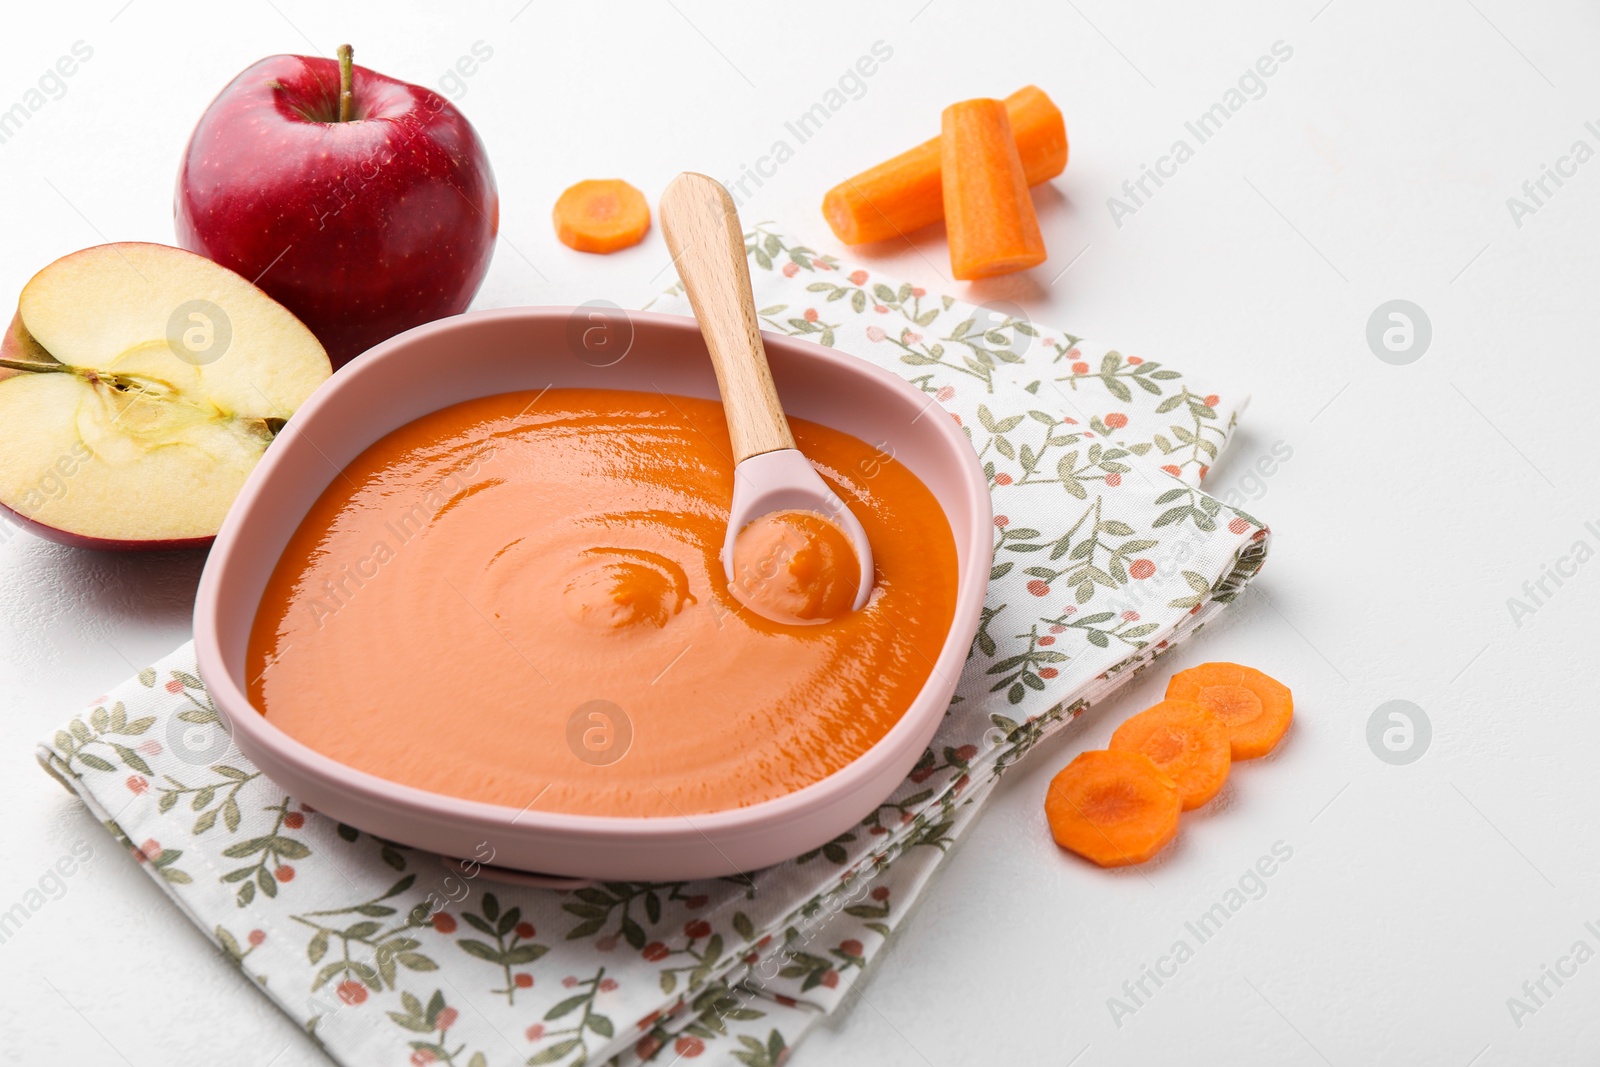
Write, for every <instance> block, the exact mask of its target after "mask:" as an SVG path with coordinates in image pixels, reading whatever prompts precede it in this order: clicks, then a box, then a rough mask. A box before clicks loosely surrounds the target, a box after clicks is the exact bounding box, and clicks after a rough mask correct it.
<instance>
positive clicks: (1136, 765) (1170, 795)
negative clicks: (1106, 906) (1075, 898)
mask: <svg viewBox="0 0 1600 1067" xmlns="http://www.w3.org/2000/svg"><path fill="white" fill-rule="evenodd" d="M1180 806H1181V805H1180V803H1179V800H1178V788H1177V786H1176V785H1174V784H1173V781H1172V779H1171V778H1168V777H1167V776H1166V775H1165V774H1163V773H1162V771H1161V769H1160V768H1158V767H1157V766H1156V765H1155V764H1154V763H1152V762H1151V761H1150V757H1148V756H1145V755H1142V754H1140V753H1138V752H1108V751H1104V750H1101V751H1095V752H1084V753H1082V754H1080V755H1079V756H1078V758H1077V759H1075V760H1073V761H1072V762H1071V763H1069V764H1067V765H1066V766H1065V767H1063V768H1062V769H1061V773H1060V774H1057V775H1056V776H1055V778H1054V779H1053V780H1052V781H1051V782H1050V791H1049V792H1048V793H1046V794H1045V798H1044V814H1045V818H1046V819H1048V820H1049V822H1050V833H1051V836H1053V837H1054V838H1055V839H1056V844H1058V845H1060V846H1061V847H1062V848H1066V849H1071V850H1072V851H1073V852H1076V853H1077V854H1078V855H1080V856H1082V857H1083V858H1084V859H1086V860H1088V861H1090V862H1091V863H1098V864H1099V865H1100V866H1102V867H1122V866H1126V865H1127V864H1130V863H1143V862H1144V861H1145V860H1147V859H1149V858H1150V857H1151V856H1154V855H1155V854H1156V853H1157V852H1160V851H1161V849H1162V848H1163V847H1164V846H1165V845H1166V843H1167V842H1168V841H1171V840H1172V838H1173V836H1174V835H1176V834H1177V832H1178V810H1179V808H1180Z"/></svg>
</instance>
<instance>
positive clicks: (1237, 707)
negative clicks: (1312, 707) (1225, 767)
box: [1167, 663, 1294, 760]
mask: <svg viewBox="0 0 1600 1067" xmlns="http://www.w3.org/2000/svg"><path fill="white" fill-rule="evenodd" d="M1167 699H1168V700H1192V701H1194V702H1195V703H1196V704H1199V705H1200V706H1201V707H1203V708H1205V709H1206V710H1207V711H1210V712H1211V713H1212V714H1214V715H1216V717H1217V718H1219V719H1221V720H1222V725H1223V726H1225V727H1227V729H1228V738H1229V740H1230V741H1231V743H1232V748H1233V758H1234V759H1236V760H1241V759H1255V758H1256V757H1257V756H1265V755H1266V754H1267V753H1268V752H1271V751H1272V750H1273V748H1274V747H1275V746H1276V745H1277V744H1278V741H1279V740H1280V739H1281V738H1282V737H1283V735H1284V734H1285V733H1287V732H1288V730H1289V722H1290V720H1291V719H1293V718H1294V698H1293V697H1292V696H1291V695H1290V693H1289V687H1288V686H1286V685H1284V684H1283V683H1282V682H1280V681H1278V680H1277V679H1276V678H1273V677H1271V676H1270V675H1266V674H1262V673H1261V672H1260V671H1258V670H1256V669H1255V668H1254V667H1241V666H1240V665H1239V664H1237V663H1202V664H1200V666H1198V667H1190V668H1189V669H1188V670H1186V671H1180V672H1179V673H1177V674H1175V675H1173V676H1172V681H1170V682H1168V683H1167Z"/></svg>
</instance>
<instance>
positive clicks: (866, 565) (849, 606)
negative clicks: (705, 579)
mask: <svg viewBox="0 0 1600 1067" xmlns="http://www.w3.org/2000/svg"><path fill="white" fill-rule="evenodd" d="M722 565H723V569H724V570H725V571H726V573H727V576H728V588H729V591H730V592H732V594H733V596H734V599H736V600H738V601H739V602H740V603H741V604H743V605H744V606H745V607H747V608H749V609H750V610H751V611H754V612H755V613H756V614H758V615H760V616H762V617H763V618H766V619H770V620H772V621H773V622H777V623H784V624H787V625H791V626H804V625H813V624H817V623H824V622H828V621H830V620H833V619H837V618H840V617H841V616H844V615H847V614H849V613H850V612H851V611H858V610H860V609H861V608H862V607H863V606H864V605H865V604H866V602H867V598H868V597H870V596H871V595H872V583H873V570H872V545H871V544H870V543H869V542H868V541H867V534H866V531H865V530H863V529H862V528H861V523H860V521H859V520H857V519H856V517H855V516H854V515H853V514H851V512H850V509H849V508H848V507H847V506H845V503H844V501H843V500H841V499H840V498H839V494H837V493H835V492H834V491H833V490H832V489H830V488H829V487H828V483H826V482H824V481H823V480H822V476H821V475H819V474H818V473H817V471H816V468H815V467H813V466H812V465H811V461H810V460H808V459H806V457H805V456H804V455H803V454H802V453H801V452H800V451H799V450H798V449H793V448H780V449H777V450H775V451H772V452H763V453H761V454H759V455H755V456H750V457H749V458H747V459H745V460H744V461H743V462H741V463H740V464H739V465H738V466H737V467H736V468H734V473H733V506H732V508H731V510H730V512H729V514H728V536H727V540H725V541H724V542H723V546H722Z"/></svg>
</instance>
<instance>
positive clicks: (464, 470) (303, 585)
mask: <svg viewBox="0 0 1600 1067" xmlns="http://www.w3.org/2000/svg"><path fill="white" fill-rule="evenodd" d="M790 422H791V425H792V427H793V431H794V436H795V439H796V442H797V444H798V446H799V448H800V449H801V451H803V452H804V453H805V454H806V455H807V456H808V457H810V458H811V459H812V461H813V462H814V463H815V464H816V465H817V466H818V468H819V470H820V471H821V473H822V475H823V477H824V479H825V480H826V481H827V482H828V484H829V486H830V487H831V488H833V489H834V491H835V492H837V493H838V494H839V495H840V497H841V498H842V499H843V500H844V502H845V503H846V504H847V505H848V506H849V508H850V510H851V511H852V512H854V513H855V515H856V517H857V518H859V519H860V521H861V523H862V525H863V526H864V527H865V528H866V531H867V535H868V537H869V539H870V541H871V544H872V549H873V556H874V561H875V565H876V569H877V576H876V583H875V587H874V590H873V593H872V597H871V599H870V600H869V601H868V603H867V605H866V606H865V607H864V608H863V609H862V610H860V611H856V612H848V613H846V614H844V615H842V616H841V617H839V618H835V619H831V620H824V621H816V620H808V621H809V624H808V625H793V626H788V625H782V624H779V623H774V622H770V621H768V620H766V619H764V618H762V617H760V616H759V615H757V614H755V613H754V612H752V611H750V610H749V609H748V608H745V607H743V606H742V605H741V604H740V603H739V601H738V600H737V599H735V597H734V595H733V594H732V593H731V592H730V590H729V588H728V583H727V579H726V577H725V576H724V571H723V567H722V563H721V561H720V559H719V558H718V552H719V550H720V548H721V546H722V541H723V537H724V534H725V533H726V522H727V515H728V508H729V504H730V502H731V498H732V492H733V463H732V459H731V456H732V448H731V445H730V444H729V440H728V432H727V426H726V423H725V421H724V418H723V413H722V406H721V404H719V403H717V402H715V401H710V400H698V399H692V398H689V397H681V396H667V395H664V394H661V393H644V392H629V391H620V390H606V389H549V390H546V391H545V392H543V393H536V392H531V391H530V392H526V393H507V394H501V395H497V396H491V397H484V398H481V399H477V400H470V401H467V402H465V403H461V404H456V405H453V406H451V407H447V408H444V409H442V410H440V411H436V412H433V413H432V414H429V415H426V416H424V417H422V418H420V419H418V420H416V421H415V422H412V423H409V424H407V425H405V426H402V427H401V428H400V429H398V430H395V431H394V432H393V433H390V434H389V435H387V436H386V437H384V438H382V439H380V440H379V441H378V442H376V443H375V444H373V445H372V446H370V447H369V448H367V449H366V451H364V452H363V453H361V455H359V456H358V457H356V459H355V460H354V461H352V462H351V463H350V464H349V465H348V466H347V467H346V468H345V469H344V471H343V473H342V475H341V476H340V477H338V478H336V479H335V480H334V481H333V482H332V483H331V484H330V485H329V486H328V488H327V489H326V490H324V492H323V493H322V495H321V497H320V498H319V499H318V500H317V502H316V503H315V505H313V507H312V508H311V510H310V512H309V513H308V514H307V515H306V517H305V519H304V520H303V521H302V522H301V524H300V527H299V529H298V530H297V531H296V532H295V534H294V536H293V537H292V538H291V539H290V541H289V543H288V545H287V547H286V548H285V549H284V552H283V554H282V556H281V557H280V559H279V561H278V564H277V566H276V568H275V569H274V571H273V574H272V578H271V580H270V581H269V582H268V585H267V588H266V590H265V592H264V593H263V596H262V601H261V605H260V608H259V609H258V611H257V614H256V618H255V624H254V627H253V629H252V632H251V637H250V643H249V651H248V676H249V677H250V678H253V679H254V681H252V682H251V683H250V686H249V695H250V699H251V702H252V703H253V704H254V706H255V707H256V708H257V709H258V710H260V711H261V712H262V713H263V714H264V715H265V716H266V717H267V719H268V720H269V721H271V722H272V723H273V724H275V725H276V726H277V727H279V728H280V729H282V730H283V731H284V732H285V733H287V734H288V735H290V736H291V737H294V738H296V739H297V740H299V741H301V742H302V743H304V744H306V745H308V746H309V747H311V748H313V749H315V750H317V751H319V752H321V753H323V754H324V755H327V756H329V757H332V758H333V759H336V760H338V761H340V762H342V763H345V764H348V765H349V766H351V767H355V768H357V769H359V770H363V771H366V772H368V773H371V774H374V775H377V776H379V777H382V778H386V779H389V780H391V781H395V782H400V783H402V784H405V785H410V786H414V787H417V788H420V789H426V790H430V791H433V792H437V793H442V794H446V795H450V796H456V797H461V798H465V799H469V800H479V801H485V802H488V803H495V804H503V805H509V806H512V807H517V808H523V807H526V806H530V805H532V806H536V807H537V808H539V809H542V810H545V811H555V812H568V813H575V814H587V815H609V816H672V815H692V814H695V813H703V812H711V811H722V810H727V809H731V808H738V807H743V806H746V805H750V804H755V803H758V802H761V801H764V800H770V799H773V798H775V797H779V796H782V795H785V794H787V793H791V792H793V791H795V790H797V789H800V788H802V787H804V786H807V785H810V784H812V783H814V782H817V781H819V780H821V779H823V778H825V777H827V776H828V775H829V774H832V773H833V772H834V771H837V770H839V769H840V768H842V767H844V766H845V765H846V764H848V763H850V762H851V761H852V760H854V759H855V758H856V757H858V756H860V755H861V754H862V753H864V752H865V751H866V750H867V749H868V748H870V747H871V746H872V745H873V744H874V743H876V742H877V741H878V740H879V739H881V738H882V737H883V736H884V735H885V734H887V733H888V731H889V730H890V728H891V727H893V726H894V724H895V723H896V722H897V721H898V720H899V718H900V716H901V714H902V713H903V712H904V710H905V709H906V708H907V707H909V706H910V704H911V702H912V701H913V699H914V698H915V697H916V695H917V693H918V692H919V691H920V690H921V688H922V686H923V683H924V682H925V681H926V680H927V678H928V675H929V673H930V672H931V670H932V667H933V663H934V661H935V660H936V659H937V658H938V655H939V652H940V649H941V647H942V646H943V643H944V640H945V635H946V633H947V632H948V630H949V627H950V623H951V619H952V616H953V613H954V608H955V600H956V552H955V543H954V540H953V538H952V536H951V533H950V527H949V524H948V523H947V522H946V520H945V516H944V513H943V511H942V510H941V508H940V507H939V504H938V502H937V501H936V500H935V499H934V496H933V494H932V493H931V492H930V491H929V490H928V489H927V488H926V487H925V486H924V485H923V484H922V483H921V482H920V481H919V480H918V479H917V478H916V476H915V475H914V474H912V473H911V471H910V470H909V469H907V468H906V467H905V466H904V465H903V464H900V463H898V462H897V461H895V460H894V459H893V458H892V457H890V456H887V455H885V454H884V453H883V452H882V451H880V450H879V449H877V448H874V447H873V446H871V445H869V444H867V443H865V442H863V441H861V440H859V439H857V438H855V437H852V436H850V435H849V434H845V433H843V432H840V431H838V430H833V429H830V428H828V427H825V426H821V425H818V424H816V423H812V422H807V421H805V420H803V419H791V420H790ZM779 558H780V559H782V560H783V561H784V563H783V566H789V565H793V566H797V567H800V568H801V569H802V571H804V573H801V572H800V571H796V572H794V573H793V574H779V577H780V578H782V579H784V580H788V579H790V578H793V579H794V580H795V582H797V583H798V584H799V585H800V586H804V587H806V588H812V587H815V586H816V583H817V581H818V575H817V573H815V572H816V568H817V567H818V566H819V557H818V555H817V554H816V553H815V552H802V553H799V554H797V555H795V556H792V557H790V556H781V557H779ZM833 559H834V557H833V556H832V555H831V554H828V553H824V554H823V557H822V562H821V565H823V566H831V565H832V562H830V561H833ZM837 562H839V563H840V565H841V566H843V567H844V568H846V569H849V568H854V567H855V565H856V564H855V561H854V557H853V556H850V555H849V554H848V549H847V550H846V554H845V556H844V557H843V558H842V560H839V561H837ZM763 573H765V572H763ZM744 574H745V572H743V571H741V576H742V577H741V581H745V580H747V579H746V578H744V577H743V575H744ZM824 577H825V575H824ZM824 584H825V583H824ZM852 595H853V591H852Z"/></svg>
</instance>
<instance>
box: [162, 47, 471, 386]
mask: <svg viewBox="0 0 1600 1067" xmlns="http://www.w3.org/2000/svg"><path fill="white" fill-rule="evenodd" d="M338 95H339V64H338V62H337V61H336V60H332V59H323V58H318V57H313V56H292V55H278V56H269V57H268V58H266V59H263V60H261V61H260V62H258V63H255V64H254V65H253V66H251V67H249V68H248V69H247V70H245V71H244V72H243V73H242V74H240V75H239V76H238V77H236V78H234V79H233V81H231V82H229V83H228V85H227V86H226V87H225V88H224V89H223V90H222V92H221V93H219V94H218V95H217V98H216V99H215V100H213V101H212V102H211V105H210V106H209V107H208V108H206V111H205V114H203V115H202V116H201V117H200V122H199V123H198V125H196V126H195V130H194V133H193V134H192V135H191V137H190V139H189V145H188V148H187V149H186V150H185V151H184V158H183V165H182V167H181V169H180V170H179V173H178V187H177V196H176V201H175V204H174V215H175V224H176V229H177V239H178V244H179V245H181V246H182V247H184V248H187V249H188V250H190V251H191V252H198V253H199V254H201V255H203V256H206V257H208V258H210V259H212V260H214V261H216V262H217V263H220V264H222V265H223V266H225V267H228V268H231V269H232V270H234V271H236V272H238V273H239V274H242V275H243V276H244V277H245V278H247V279H250V280H251V281H253V282H255V284H256V285H258V286H259V287H260V288H262V289H264V290H265V291H266V292H267V294H268V295H269V296H271V297H273V299H275V300H277V301H278V302H279V303H280V304H283V305H284V306H285V307H287V308H288V309H289V310H290V311H292V312H293V313H294V314H295V315H296V316H297V317H298V318H299V319H300V321H302V322H304V323H305V324H306V325H307V326H308V327H310V329H311V332H312V333H314V334H315V335H316V336H317V339H318V340H320V341H321V342H322V344H323V347H324V348H326V349H327V351H328V356H329V358H330V359H331V360H332V361H333V365H334V367H335V368H338V367H340V366H342V365H344V364H345V363H347V362H349V361H350V360H351V359H353V358H354V357H355V356H357V355H359V354H360V353H362V352H364V351H366V350H367V349H368V348H371V347H372V346H373V345H376V344H378V343H379V342H381V341H384V340H387V339H388V338H390V337H392V336H394V335H395V334H397V333H400V332H402V331H404V330H408V329H410V328H411V327H413V326H419V325H421V324H422V323H424V322H430V321H432V320H434V319H438V318H442V317H444V316H446V315H455V314H459V313H461V312H463V311H465V310H466V309H467V305H468V304H469V303H470V302H471V301H472V297H473V295H474V294H476V293H477V291H478V286H479V285H480V284H482V282H483V277H484V274H485V272H487V270H488V268H489V260H490V258H491V256H492V255H493V253H494V244H495V236H496V233H497V231H498V229H499V221H500V201H499V195H498V193H497V191H496V189H495V182H494V174H493V172H492V171H491V170H490V168H489V161H488V157H487V155H486V153H485V152H484V148H483V142H482V141H480V140H479V139H478V135H477V133H476V132H475V131H474V130H473V128H472V125H471V124H470V123H469V122H467V120H466V118H465V117H464V116H463V115H462V114H461V112H459V111H458V110H456V108H455V106H454V105H452V104H451V103H450V102H449V101H448V100H446V99H445V98H444V97H442V96H440V95H439V94H438V93H435V92H433V91H431V90H429V89H425V88H422V87H421V86H416V85H408V84H406V83H405V82H402V81H397V80H396V79H394V78H389V77H386V76H384V75H382V74H378V73H376V72H374V71H371V70H367V69H366V68H364V67H355V68H354V72H353V78H352V96H353V101H354V109H353V117H352V119H351V120H350V121H348V122H338V121H336V119H337V115H338Z"/></svg>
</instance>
